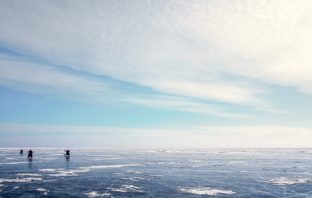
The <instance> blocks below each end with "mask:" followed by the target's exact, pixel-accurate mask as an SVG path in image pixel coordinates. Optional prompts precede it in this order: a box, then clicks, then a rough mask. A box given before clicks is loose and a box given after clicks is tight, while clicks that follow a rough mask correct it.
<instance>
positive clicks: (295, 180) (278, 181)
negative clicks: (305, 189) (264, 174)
mask: <svg viewBox="0 0 312 198" xmlns="http://www.w3.org/2000/svg"><path fill="white" fill-rule="evenodd" d="M264 182H265V183H269V184H273V185H279V186H284V185H293V184H303V183H307V182H312V179H311V178H305V177H303V178H296V177H291V178H287V177H279V178H274V179H269V180H266V181H264Z"/></svg>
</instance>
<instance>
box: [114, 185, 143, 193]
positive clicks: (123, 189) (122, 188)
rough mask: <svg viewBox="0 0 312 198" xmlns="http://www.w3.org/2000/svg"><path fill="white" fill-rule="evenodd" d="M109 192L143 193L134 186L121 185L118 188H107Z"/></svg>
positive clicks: (139, 188)
mask: <svg viewBox="0 0 312 198" xmlns="http://www.w3.org/2000/svg"><path fill="white" fill-rule="evenodd" d="M109 189H110V190H111V191H114V192H123V193H127V192H144V191H143V190H142V188H141V187H138V186H134V185H122V186H120V187H119V188H109Z"/></svg>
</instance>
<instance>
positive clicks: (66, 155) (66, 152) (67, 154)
mask: <svg viewBox="0 0 312 198" xmlns="http://www.w3.org/2000/svg"><path fill="white" fill-rule="evenodd" d="M64 151H65V154H64V155H65V157H69V156H70V150H68V149H67V150H64Z"/></svg>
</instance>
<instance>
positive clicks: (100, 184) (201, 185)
mask: <svg viewBox="0 0 312 198" xmlns="http://www.w3.org/2000/svg"><path fill="white" fill-rule="evenodd" d="M33 150H34V151H35V153H34V154H35V155H34V158H33V160H32V161H28V160H27V156H26V155H23V156H20V155H19V152H18V151H19V149H17V148H15V149H0V197H30V198H31V197H42V196H45V195H47V196H50V197H174V198H178V197H179V198H180V197H188V198H189V197H213V196H216V197H234V198H235V197H253V198H263V197H268V198H276V197H298V198H299V197H300V198H301V197H302V198H304V197H312V175H311V162H312V158H311V156H312V155H311V154H312V149H193V150H186V149H184V150H183V149H182V150H177V149H161V150H159V149H157V150H154V151H151V150H149V151H144V150H103V149H102V150H101V149H94V148H93V149H74V148H71V153H72V155H71V157H70V159H68V160H66V159H65V158H64V155H63V152H64V149H48V148H44V149H39V148H37V149H36V148H34V149H33Z"/></svg>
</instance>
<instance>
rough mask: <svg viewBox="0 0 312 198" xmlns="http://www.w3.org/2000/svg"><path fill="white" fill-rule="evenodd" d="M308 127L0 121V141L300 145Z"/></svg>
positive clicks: (31, 143)
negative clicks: (111, 124)
mask: <svg viewBox="0 0 312 198" xmlns="http://www.w3.org/2000/svg"><path fill="white" fill-rule="evenodd" d="M311 131H312V128H306V127H293V126H292V127H286V126H278V125H248V126H246V125H240V126H198V127H191V128H183V129H164V128H159V129H155V128H153V129H152V128H121V127H99V126H77V125H26V124H0V135H1V140H0V144H1V145H3V146H14V145H16V144H17V143H18V145H23V146H33V147H34V146H51V147H55V146H77V145H79V146H81V147H92V146H94V147H106V148H116V147H120V148H130V147H132V148H224V147H228V148H247V147H248V148H259V147H261V148H285V147H287V148H302V147H311V146H312V143H311V141H310V140H311V138H312V133H311ZM47 139H48V140H49V141H47ZM40 140H41V141H40ZM47 142H49V144H50V145H48V143H47Z"/></svg>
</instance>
